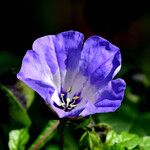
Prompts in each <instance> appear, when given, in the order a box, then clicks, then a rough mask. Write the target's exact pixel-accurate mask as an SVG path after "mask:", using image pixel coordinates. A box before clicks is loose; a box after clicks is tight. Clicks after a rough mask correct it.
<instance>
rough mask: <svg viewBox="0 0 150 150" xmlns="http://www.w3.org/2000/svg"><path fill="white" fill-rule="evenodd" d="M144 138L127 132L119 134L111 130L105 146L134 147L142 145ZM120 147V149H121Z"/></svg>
mask: <svg viewBox="0 0 150 150" xmlns="http://www.w3.org/2000/svg"><path fill="white" fill-rule="evenodd" d="M141 141H142V139H141V138H140V137H139V136H137V135H135V134H130V133H127V132H122V133H121V134H117V133H116V132H114V131H110V132H109V133H108V135H107V137H106V142H105V147H106V149H109V148H114V146H115V147H117V149H119V148H120V149H125V148H127V149H134V148H136V147H137V146H139V145H140V143H141ZM120 149H119V150H120Z"/></svg>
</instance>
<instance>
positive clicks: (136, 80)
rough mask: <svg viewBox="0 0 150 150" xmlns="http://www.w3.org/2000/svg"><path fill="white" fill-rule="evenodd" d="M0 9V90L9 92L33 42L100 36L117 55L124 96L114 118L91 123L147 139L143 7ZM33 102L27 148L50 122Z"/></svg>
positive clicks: (27, 5)
mask: <svg viewBox="0 0 150 150" xmlns="http://www.w3.org/2000/svg"><path fill="white" fill-rule="evenodd" d="M0 7H1V9H0V11H1V12H0V36H1V42H0V43H1V46H0V83H1V84H3V85H5V86H7V87H9V88H10V89H11V90H12V89H13V90H14V84H15V83H16V81H17V79H16V76H15V74H16V73H17V71H18V70H19V69H20V65H21V60H22V58H23V56H24V54H25V52H26V50H29V49H31V48H32V43H33V41H34V40H35V39H37V38H38V37H41V36H44V35H48V34H57V33H59V32H62V31H67V30H77V31H79V32H82V33H83V34H84V35H85V38H88V37H89V36H92V35H99V36H102V37H103V38H106V39H107V40H109V41H110V42H111V43H113V44H114V45H116V46H118V47H119V48H120V50H121V54H122V69H121V71H120V73H119V75H118V76H119V77H121V78H123V79H124V80H125V81H126V83H127V90H126V94H125V99H124V102H123V105H122V107H121V108H120V109H119V110H117V112H115V113H111V114H109V113H108V114H102V115H96V116H95V120H96V121H102V122H106V123H108V124H110V125H111V126H112V127H113V128H114V129H115V130H116V131H118V132H119V131H124V130H127V131H129V132H133V133H136V134H138V135H150V130H149V126H150V7H149V4H148V1H147V2H146V1H139V2H138V1H136V2H135V3H134V2H133V1H132V3H131V1H119V2H117V1H108V0H103V1H102V0H22V1H20V0H13V1H11V0H8V1H4V2H3V3H1V5H0ZM36 97H37V99H40V100H39V101H38V102H35V101H33V102H32V105H31V107H30V108H29V110H28V113H29V114H30V116H31V118H32V119H31V120H32V124H33V125H34V127H35V128H34V129H32V128H31V134H33V135H32V138H31V142H32V139H34V137H36V135H38V133H39V132H40V130H41V129H42V127H43V126H44V125H45V124H46V122H47V120H48V119H49V118H50V117H51V113H50V112H49V110H48V108H47V107H45V104H43V103H42V101H41V98H40V97H39V96H38V95H36ZM19 99H20V101H21V103H22V105H23V106H24V105H25V106H26V101H25V100H22V98H19ZM0 107H2V108H1V109H0V117H1V122H2V123H1V124H3V128H2V129H1V130H2V132H1V133H0V137H5V135H6V134H5V132H4V130H6V125H8V122H9V121H8V120H9V119H8V118H7V117H4V116H3V115H2V114H4V113H5V114H7V113H6V111H7V109H8V108H7V105H6V106H4V105H3V104H1V103H0ZM39 110H40V111H41V113H42V114H39V116H40V117H39V118H42V119H43V118H44V119H45V120H44V119H43V120H44V121H43V122H42V123H39V118H38V117H37V116H36V115H34V114H36V113H37V112H38V111H39ZM34 111H35V112H34ZM43 116H44V117H43ZM9 123H10V122H9ZM135 124H136V125H135ZM10 125H11V123H10ZM12 126H13V125H12ZM118 126H120V127H119V128H118ZM13 127H14V126H13ZM13 127H11V129H13ZM35 130H36V132H35ZM8 131H9V129H8ZM2 139H4V140H2V141H3V142H4V143H6V142H7V138H6V139H5V138H2ZM56 139H57V138H56ZM56 141H57V140H56ZM0 142H1V141H0ZM5 145H7V144H5Z"/></svg>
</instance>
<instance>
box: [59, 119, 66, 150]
mask: <svg viewBox="0 0 150 150" xmlns="http://www.w3.org/2000/svg"><path fill="white" fill-rule="evenodd" d="M65 125H66V120H65V119H62V120H60V124H59V126H58V132H59V135H60V139H59V150H63V147H64V128H65Z"/></svg>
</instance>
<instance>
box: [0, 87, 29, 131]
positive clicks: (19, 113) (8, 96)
mask: <svg viewBox="0 0 150 150" xmlns="http://www.w3.org/2000/svg"><path fill="white" fill-rule="evenodd" d="M0 92H1V93H2V99H1V101H0V111H1V113H2V114H1V115H0V117H1V121H2V120H4V122H3V124H4V126H7V127H8V128H10V129H9V130H12V128H13V127H16V124H18V125H19V127H29V126H30V125H31V120H30V118H29V116H28V114H27V112H26V111H25V110H24V108H23V107H22V105H21V104H20V103H19V101H18V100H17V99H16V97H15V96H14V95H13V93H12V92H11V91H10V90H9V89H8V88H6V87H5V86H3V85H0ZM4 108H5V109H4ZM4 115H5V118H4ZM12 126H13V127H12Z"/></svg>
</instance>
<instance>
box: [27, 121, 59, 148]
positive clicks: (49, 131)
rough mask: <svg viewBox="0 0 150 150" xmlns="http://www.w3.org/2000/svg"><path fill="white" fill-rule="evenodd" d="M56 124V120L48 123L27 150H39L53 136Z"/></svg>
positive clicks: (57, 122)
mask: <svg viewBox="0 0 150 150" xmlns="http://www.w3.org/2000/svg"><path fill="white" fill-rule="evenodd" d="M58 124H59V121H58V120H51V121H49V122H48V124H47V126H46V127H45V128H44V130H43V131H42V132H41V134H40V135H39V136H38V137H37V139H36V140H35V142H34V143H33V144H32V145H31V146H30V147H29V150H38V149H41V148H42V147H43V146H44V145H45V144H46V143H47V142H48V141H49V140H50V139H51V138H52V137H53V136H54V135H55V133H56V129H57V126H58Z"/></svg>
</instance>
